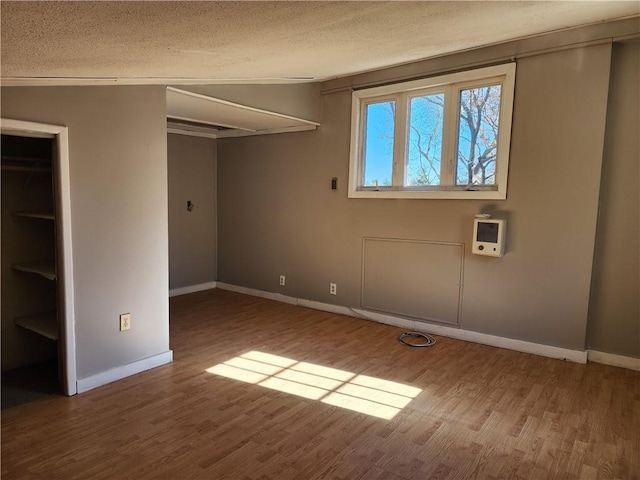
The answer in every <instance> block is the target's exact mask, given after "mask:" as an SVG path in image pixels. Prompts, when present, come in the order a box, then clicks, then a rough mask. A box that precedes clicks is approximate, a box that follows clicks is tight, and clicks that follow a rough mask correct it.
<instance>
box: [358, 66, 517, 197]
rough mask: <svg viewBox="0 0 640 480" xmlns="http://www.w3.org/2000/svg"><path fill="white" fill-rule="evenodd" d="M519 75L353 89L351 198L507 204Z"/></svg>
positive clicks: (507, 72) (458, 76)
mask: <svg viewBox="0 0 640 480" xmlns="http://www.w3.org/2000/svg"><path fill="white" fill-rule="evenodd" d="M515 70H516V68H515V64H514V63H511V64H507V65H500V66H496V67H487V68H481V69H477V70H471V71H467V72H461V73H454V74H450V75H444V76H440V77H435V78H428V79H425V80H417V81H412V82H406V83H398V84H394V85H386V86H382V87H376V88H368V89H364V90H357V91H355V92H354V93H353V105H352V109H353V110H352V122H351V163H350V171H349V197H352V198H458V199H505V198H506V197H507V173H508V166H509V142H510V137H511V112H512V109H513V90H514V84H515Z"/></svg>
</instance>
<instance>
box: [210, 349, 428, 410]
mask: <svg viewBox="0 0 640 480" xmlns="http://www.w3.org/2000/svg"><path fill="white" fill-rule="evenodd" d="M206 371H207V372H209V373H212V374H214V375H219V376H222V377H226V378H231V379H233V380H239V381H241V382H245V383H251V384H254V385H260V386H261V387H265V388H269V389H272V390H277V391H279V392H284V393H288V394H291V395H296V396H299V397H304V398H308V399H310V400H317V401H320V402H322V403H326V404H328V405H333V406H336V407H340V408H345V409H348V410H352V411H354V412H359V413H364V414H367V415H372V416H374V417H378V418H383V419H386V420H390V419H392V418H393V417H395V416H396V415H397V414H398V413H399V412H400V411H401V410H402V409H403V408H404V407H406V406H407V405H409V403H410V402H411V400H413V399H414V398H415V397H416V396H418V394H420V392H422V390H421V389H419V388H416V387H412V386H410V385H403V384H401V383H397V382H392V381H389V380H383V379H381V378H376V377H370V376H367V375H358V374H356V373H353V372H347V371H345V370H338V369H336V368H331V367H325V366H322V365H316V364H314V363H309V362H298V361H296V360H293V359H290V358H286V357H280V356H278V355H272V354H269V353H263V352H258V351H250V352H247V353H244V354H242V355H240V356H237V357H234V358H232V359H230V360H227V361H226V362H224V363H220V364H218V365H215V366H213V367H211V368H207V370H206Z"/></svg>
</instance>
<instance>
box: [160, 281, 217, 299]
mask: <svg viewBox="0 0 640 480" xmlns="http://www.w3.org/2000/svg"><path fill="white" fill-rule="evenodd" d="M216 284H217V282H207V283H200V284H198V285H190V286H188V287H181V288H174V289H173V290H169V297H177V296H178V295H186V294H187V293H195V292H202V291H203V290H211V289H212V288H216Z"/></svg>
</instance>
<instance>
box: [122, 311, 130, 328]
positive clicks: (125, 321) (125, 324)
mask: <svg viewBox="0 0 640 480" xmlns="http://www.w3.org/2000/svg"><path fill="white" fill-rule="evenodd" d="M130 328H131V314H130V313H123V314H121V315H120V331H121V332H122V331H124V330H129V329H130Z"/></svg>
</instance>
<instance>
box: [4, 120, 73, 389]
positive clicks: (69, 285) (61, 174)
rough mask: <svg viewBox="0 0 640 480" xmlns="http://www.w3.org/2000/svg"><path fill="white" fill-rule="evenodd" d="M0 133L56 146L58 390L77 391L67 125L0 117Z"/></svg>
mask: <svg viewBox="0 0 640 480" xmlns="http://www.w3.org/2000/svg"><path fill="white" fill-rule="evenodd" d="M0 130H1V131H2V133H3V134H6V135H14V136H19V137H40V138H53V139H55V145H56V147H55V148H56V149H57V165H56V168H55V170H54V171H55V172H56V178H55V182H56V196H57V198H56V222H57V229H58V234H57V235H58V241H59V242H60V244H59V245H58V264H57V269H58V277H59V279H60V280H61V281H60V280H59V281H58V291H59V300H58V302H59V306H60V310H61V312H60V314H59V318H61V319H63V322H62V341H63V348H62V349H59V351H61V352H62V357H63V358H61V359H60V360H61V362H62V368H63V380H62V385H61V387H62V390H63V392H64V394H65V395H75V394H76V393H77V392H78V387H77V376H76V375H77V373H76V334H75V309H74V306H75V303H74V289H73V249H72V243H71V233H72V230H71V182H70V172H69V131H68V128H67V127H64V126H60V125H49V124H44V123H36V122H26V121H22V120H11V119H7V118H2V119H0Z"/></svg>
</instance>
